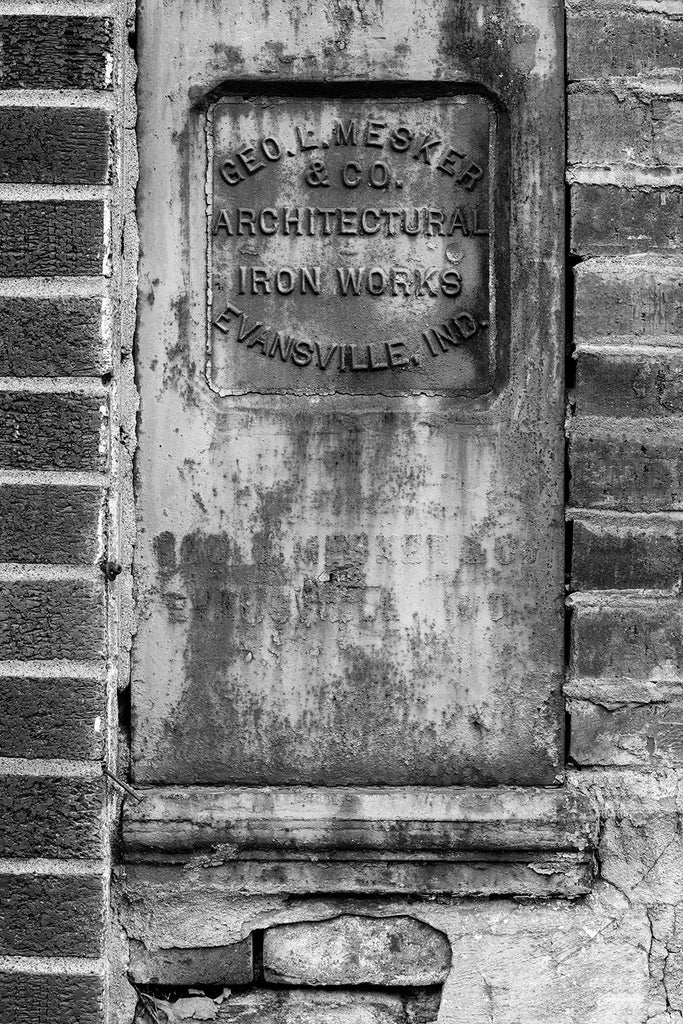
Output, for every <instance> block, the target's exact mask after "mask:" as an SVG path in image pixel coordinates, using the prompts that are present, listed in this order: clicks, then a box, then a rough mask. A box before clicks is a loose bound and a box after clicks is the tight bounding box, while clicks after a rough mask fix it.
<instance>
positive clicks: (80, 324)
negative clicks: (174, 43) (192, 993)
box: [0, 0, 125, 1024]
mask: <svg viewBox="0 0 683 1024" xmlns="http://www.w3.org/2000/svg"><path fill="white" fill-rule="evenodd" d="M124 25H125V11H124V9H123V7H122V5H121V4H120V3H118V2H113V0H112V2H110V3H106V2H95V0H81V2H76V0H61V2H59V3H57V2H47V0H34V2H28V3H19V2H17V0H12V2H0V563H1V564H0V707H2V728H1V729H0V772H2V775H3V778H2V781H1V782H0V851H1V852H0V858H1V859H0V1022H2V1024H10V1022H11V1024H24V1022H26V1024H28V1022H38V1024H66V1022H73V1021H78V1022H79V1024H90V1022H94V1021H98V1020H102V1019H103V1014H104V1009H105V1002H106V989H107V965H106V960H105V957H104V956H103V950H104V936H105V928H106V923H107V892H108V878H109V857H110V854H109V845H110V844H109V839H108V836H109V831H110V828H109V825H110V821H111V819H112V816H113V814H114V813H115V803H114V799H115V798H114V792H115V788H113V784H112V782H111V780H110V779H109V777H108V776H106V775H105V774H104V771H103V767H104V766H107V769H108V770H109V771H111V772H115V771H116V766H115V759H114V753H115V743H114V742H113V739H114V738H115V737H114V735H113V734H112V732H111V730H110V728H109V726H110V721H111V719H112V718H113V715H112V709H114V708H115V706H116V702H115V678H116V667H117V666H116V658H115V656H114V654H113V653H112V652H113V650H114V649H113V648H111V645H110V639H111V637H112V636H113V635H114V632H115V629H116V620H117V597H116V586H117V585H116V583H111V582H109V581H108V580H107V579H106V577H105V574H104V573H103V571H102V565H103V564H104V563H105V562H107V561H113V562H116V561H117V560H118V557H119V552H118V517H117V515H116V507H117V498H116V495H114V494H113V493H112V492H111V491H110V487H109V484H110V481H111V480H112V479H113V475H114V474H116V473H117V470H118V463H119V446H118V444H117V445H116V446H114V447H112V446H111V444H110V439H111V438H112V437H117V435H118V430H119V426H118V423H119V417H118V406H119V398H118V396H119V391H120V361H119V349H120V347H121V346H120V338H121V324H122V316H121V308H120V302H119V296H120V294H121V292H122V276H121V275H122V269H121V266H120V262H121V261H120V258H119V255H118V254H119V253H120V251H121V237H122V231H123V215H122V207H121V201H120V200H121V194H122V189H123V185H124V183H123V181H122V176H121V158H120V154H121V147H122V139H123V137H124V132H123V109H122V96H123V95H124V88H123V86H124V73H125V69H124V66H123V62H122V54H123V53H124V43H125V39H124ZM110 575H113V574H110ZM110 648H111V649H110Z"/></svg>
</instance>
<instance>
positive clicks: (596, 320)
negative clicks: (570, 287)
mask: <svg viewBox="0 0 683 1024" xmlns="http://www.w3.org/2000/svg"><path fill="white" fill-rule="evenodd" d="M681 336H683V279H682V275H681V270H680V265H679V264H678V263H677V262H673V261H671V260H670V259H669V258H668V257H666V256H663V255H660V256H656V255H651V256H647V257H643V258H639V259H632V258H624V257H617V258H606V257H602V258H598V259H594V260H588V261H586V262H585V263H581V264H579V265H578V266H577V267H575V269H574V340H575V341H576V343H577V344H578V345H579V346H580V345H581V343H582V342H585V341H599V342H603V341H606V340H609V339H618V340H619V341H620V342H623V343H624V344H626V343H628V342H641V341H642V342H645V343H647V342H653V343H657V344H671V345H675V344H677V343H678V342H679V341H680V339H681ZM581 354H582V353H580V355H579V358H581ZM615 354H617V353H615Z"/></svg>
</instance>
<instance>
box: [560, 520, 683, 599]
mask: <svg viewBox="0 0 683 1024" xmlns="http://www.w3.org/2000/svg"><path fill="white" fill-rule="evenodd" d="M682 576H683V523H681V522H680V521H676V520H665V519H654V517H653V519H652V520H651V519H648V521H647V522H645V523H644V522H643V521H642V519H640V518H634V519H633V520H629V521H626V522H624V521H622V520H607V521H605V520H603V519H599V520H595V521H591V522H575V523H574V535H573V543H572V589H573V590H612V589H614V590H620V589H627V590H629V589H634V590H636V589H641V588H644V589H648V588H650V589H660V590H664V589H671V588H673V587H676V586H679V585H680V582H681V577H682Z"/></svg>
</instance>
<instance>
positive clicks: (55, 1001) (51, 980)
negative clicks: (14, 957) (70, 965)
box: [0, 971, 103, 1024]
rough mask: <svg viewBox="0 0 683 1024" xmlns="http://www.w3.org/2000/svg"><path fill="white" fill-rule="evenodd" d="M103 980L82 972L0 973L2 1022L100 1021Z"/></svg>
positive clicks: (82, 1023) (87, 1023)
mask: <svg viewBox="0 0 683 1024" xmlns="http://www.w3.org/2000/svg"><path fill="white" fill-rule="evenodd" d="M102 997H103V986H102V979H101V978H96V977H93V976H91V975H82V974H20V973H14V972H11V973H10V972H8V971H2V972H0V1007H2V1008H4V1009H2V1010H0V1024H75V1022H77V1024H97V1022H99V1021H100V1020H101V1014H102Z"/></svg>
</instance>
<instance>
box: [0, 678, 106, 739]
mask: <svg viewBox="0 0 683 1024" xmlns="http://www.w3.org/2000/svg"><path fill="white" fill-rule="evenodd" d="M0 707H1V708H2V730H1V731H0V757H67V758H86V759H90V758H93V759H95V758H98V757H99V756H100V755H101V753H102V748H103V743H104V722H105V714H106V708H105V697H104V683H103V681H102V680H101V679H77V678H76V679H71V678H54V679H44V678H40V677H33V678H24V677H21V676H17V677H14V678H12V677H8V676H0ZM97 718H99V719H100V728H99V730H98V729H96V720H97Z"/></svg>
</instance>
